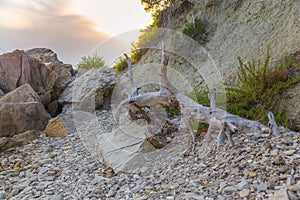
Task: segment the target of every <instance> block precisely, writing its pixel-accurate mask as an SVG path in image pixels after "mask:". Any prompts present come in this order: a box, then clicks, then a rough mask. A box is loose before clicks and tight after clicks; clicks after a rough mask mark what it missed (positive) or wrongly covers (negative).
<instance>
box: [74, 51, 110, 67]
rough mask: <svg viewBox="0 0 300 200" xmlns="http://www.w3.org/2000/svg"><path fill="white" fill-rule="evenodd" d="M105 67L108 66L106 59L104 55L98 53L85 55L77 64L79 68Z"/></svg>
mask: <svg viewBox="0 0 300 200" xmlns="http://www.w3.org/2000/svg"><path fill="white" fill-rule="evenodd" d="M103 67H107V66H106V65H105V61H104V60H103V58H102V57H100V56H98V55H97V54H95V55H92V56H90V55H88V56H83V57H82V60H81V61H80V63H79V64H78V65H77V68H78V69H99V68H103Z"/></svg>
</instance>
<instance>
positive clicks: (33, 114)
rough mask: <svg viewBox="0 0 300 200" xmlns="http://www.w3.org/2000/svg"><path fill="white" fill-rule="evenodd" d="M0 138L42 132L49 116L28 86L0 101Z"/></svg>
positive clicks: (10, 93)
mask: <svg viewBox="0 0 300 200" xmlns="http://www.w3.org/2000/svg"><path fill="white" fill-rule="evenodd" d="M0 119H1V121H0V137H13V136H14V135H17V134H20V133H24V132H25V131H27V130H44V129H45V127H46V125H47V122H48V120H49V119H50V115H49V114H48V113H47V111H46V110H45V108H44V106H43V104H42V103H41V102H40V98H39V96H38V95H37V93H36V92H35V91H34V90H33V89H32V87H31V86H30V85H29V84H25V85H23V86H21V87H19V88H17V89H16V90H14V91H12V92H9V93H8V94H6V95H5V96H3V97H2V98H1V99H0Z"/></svg>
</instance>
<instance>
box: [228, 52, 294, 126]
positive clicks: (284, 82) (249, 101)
mask: <svg viewBox="0 0 300 200" xmlns="http://www.w3.org/2000/svg"><path fill="white" fill-rule="evenodd" d="M269 60H270V53H269V49H268V50H267V55H266V58H265V60H264V62H263V63H262V62H261V61H257V62H256V61H255V60H254V59H252V61H251V62H248V63H246V64H244V63H243V61H242V59H241V58H240V57H238V61H239V67H238V73H237V81H236V84H234V85H231V86H229V85H227V111H228V112H230V113H232V114H236V115H239V116H241V117H244V118H247V119H252V120H258V121H261V122H263V123H267V121H268V118H267V114H268V112H269V111H272V112H273V113H274V115H275V117H276V120H277V122H278V124H280V125H284V126H286V125H287V123H288V118H287V116H286V114H285V113H284V105H283V104H280V101H279V100H280V97H281V94H282V92H283V91H285V90H286V89H288V88H290V87H292V85H294V84H296V83H298V82H299V81H300V76H297V77H295V78H293V79H290V78H288V68H289V65H290V64H289V62H284V63H280V64H279V65H277V66H275V67H274V68H273V69H271V68H270V67H269Z"/></svg>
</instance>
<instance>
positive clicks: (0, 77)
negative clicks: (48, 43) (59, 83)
mask: <svg viewBox="0 0 300 200" xmlns="http://www.w3.org/2000/svg"><path fill="white" fill-rule="evenodd" d="M57 79H58V75H57V74H56V73H55V72H54V71H53V70H51V69H50V68H49V67H47V66H45V65H43V64H42V63H41V62H39V60H37V59H35V58H32V57H31V56H29V55H28V54H26V53H25V52H24V51H21V50H15V51H13V52H11V53H6V54H3V55H0V89H1V90H3V92H5V93H7V92H10V91H12V90H14V89H16V88H17V87H19V86H21V85H24V84H26V83H29V84H30V85H31V87H32V88H33V89H34V91H36V92H37V93H38V94H42V93H45V92H46V91H49V90H50V89H51V88H53V86H54V83H55V82H56V80H57Z"/></svg>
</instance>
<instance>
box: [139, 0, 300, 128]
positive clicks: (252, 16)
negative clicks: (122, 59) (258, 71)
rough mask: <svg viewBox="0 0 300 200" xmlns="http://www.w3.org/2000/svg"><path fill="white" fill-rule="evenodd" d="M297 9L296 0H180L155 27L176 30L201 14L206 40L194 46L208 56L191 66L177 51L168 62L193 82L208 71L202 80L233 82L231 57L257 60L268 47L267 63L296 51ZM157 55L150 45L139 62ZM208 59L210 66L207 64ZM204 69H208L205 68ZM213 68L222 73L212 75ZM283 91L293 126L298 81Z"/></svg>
mask: <svg viewBox="0 0 300 200" xmlns="http://www.w3.org/2000/svg"><path fill="white" fill-rule="evenodd" d="M182 2H183V3H182ZM179 4H180V3H179ZM299 9H300V2H299V1H294V0H284V1H277V0H269V1H264V0H255V1H253V0H228V1H222V0H214V1H213V0H200V1H196V0H189V1H181V6H178V5H177V6H173V7H171V8H169V9H168V10H166V11H164V12H163V13H162V14H161V15H160V26H162V27H163V28H169V29H173V30H174V29H175V30H177V31H178V32H182V29H183V28H184V26H185V25H186V23H188V22H192V21H193V15H194V16H195V17H197V18H200V19H202V20H203V21H205V23H206V30H207V34H206V36H205V37H206V42H205V43H204V44H202V45H199V49H201V48H202V47H203V48H204V49H205V50H206V51H207V52H206V53H207V56H206V57H209V58H210V59H205V58H201V59H200V60H199V61H198V62H197V65H196V66H195V65H194V66H193V64H191V63H190V62H189V61H187V60H184V59H183V58H181V57H180V55H177V56H176V57H173V58H172V57H171V58H170V59H171V60H170V64H169V65H170V67H171V66H172V67H173V68H174V69H175V70H176V71H178V72H180V73H181V74H183V76H185V77H187V79H188V80H189V82H190V84H191V85H192V86H193V87H196V86H197V85H199V83H200V82H201V81H203V80H202V79H201V77H199V75H197V73H195V71H198V72H199V71H200V73H201V74H202V76H203V74H208V76H209V77H206V80H209V81H210V82H214V83H216V84H217V83H219V84H221V83H222V82H224V80H226V81H234V80H235V78H236V75H235V73H236V69H237V67H238V60H237V57H238V56H240V57H241V58H242V59H243V61H251V59H252V58H254V59H255V60H262V61H263V60H264V58H265V56H266V51H267V48H268V47H270V55H271V60H270V63H271V65H272V63H275V62H276V61H279V60H281V59H283V58H284V57H285V56H288V55H291V54H294V53H295V52H296V51H299V50H300V37H299V36H300V25H299V24H300V23H299V19H300V12H299ZM200 46H201V47H200ZM188 50H189V51H195V50H194V49H188ZM198 57H199V55H198ZM200 57H201V56H200ZM159 60H160V54H159V52H158V51H155V50H150V51H148V53H147V54H146V55H145V56H144V57H143V58H142V59H141V62H142V63H149V62H150V63H152V62H157V63H159ZM212 61H213V62H214V64H215V66H216V67H211V65H212ZM195 68H196V69H195ZM208 69H209V73H206V72H205V71H207V70H208ZM217 73H219V74H221V76H222V78H220V77H219V76H214V74H217ZM203 78H204V77H203ZM204 79H205V78H204ZM171 81H172V80H171ZM286 94H287V95H286ZM286 94H285V95H283V100H284V101H286V105H287V108H286V112H287V114H288V115H289V117H290V118H291V119H292V120H296V123H297V124H298V126H299V124H300V119H299V116H300V84H298V85H297V86H296V87H295V88H291V89H290V91H288V92H287V93H286ZM297 118H298V119H297Z"/></svg>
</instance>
